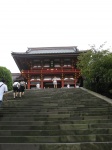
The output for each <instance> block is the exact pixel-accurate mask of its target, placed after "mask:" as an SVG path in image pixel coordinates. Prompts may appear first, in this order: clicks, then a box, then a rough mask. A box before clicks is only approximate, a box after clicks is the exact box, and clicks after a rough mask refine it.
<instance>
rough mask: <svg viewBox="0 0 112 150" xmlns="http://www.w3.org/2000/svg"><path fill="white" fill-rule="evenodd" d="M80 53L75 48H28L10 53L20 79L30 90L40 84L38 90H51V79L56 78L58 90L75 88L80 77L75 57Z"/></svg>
mask: <svg viewBox="0 0 112 150" xmlns="http://www.w3.org/2000/svg"><path fill="white" fill-rule="evenodd" d="M80 53H82V51H79V50H78V49H77V47H76V46H70V47H34V48H33V47H29V48H28V50H27V51H26V52H12V53H11V55H12V57H13V58H14V60H15V62H16V64H17V66H18V68H19V70H20V72H21V77H23V78H24V80H25V81H26V82H27V88H28V89H31V88H33V87H36V84H37V83H38V84H40V88H53V83H52V79H53V77H54V76H56V78H57V83H58V86H57V87H58V88H61V87H66V86H67V84H69V85H70V87H75V86H76V82H77V79H78V78H79V77H80V70H79V69H77V67H76V63H77V57H78V56H79V54H80Z"/></svg>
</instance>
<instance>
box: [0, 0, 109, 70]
mask: <svg viewBox="0 0 112 150" xmlns="http://www.w3.org/2000/svg"><path fill="white" fill-rule="evenodd" d="M105 41H107V43H106V47H107V48H110V51H111V49H112V48H111V47H112V0H0V66H4V67H6V68H7V69H9V70H10V71H11V72H12V73H18V72H19V69H18V67H17V65H16V64H15V62H14V60H13V58H12V56H11V52H12V51H13V52H26V50H27V48H28V47H52V46H53V47H55V46H78V49H79V50H82V49H84V50H85V49H89V48H90V47H89V44H90V45H92V44H95V45H96V46H97V47H99V46H100V45H101V44H103V43H104V42H105Z"/></svg>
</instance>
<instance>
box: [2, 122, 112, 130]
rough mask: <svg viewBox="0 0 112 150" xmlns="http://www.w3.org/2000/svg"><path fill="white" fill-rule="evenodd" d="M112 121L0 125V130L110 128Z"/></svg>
mask: <svg viewBox="0 0 112 150" xmlns="http://www.w3.org/2000/svg"><path fill="white" fill-rule="evenodd" d="M111 127H112V123H108V124H106V123H100V124H58V125H0V130H76V129H94V128H107V129H108V128H111Z"/></svg>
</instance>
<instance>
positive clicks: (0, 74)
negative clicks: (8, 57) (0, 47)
mask: <svg viewBox="0 0 112 150" xmlns="http://www.w3.org/2000/svg"><path fill="white" fill-rule="evenodd" d="M2 78H4V79H5V81H6V84H7V86H8V90H12V75H11V72H10V70H8V69H7V68H6V67H2V66H0V79H2Z"/></svg>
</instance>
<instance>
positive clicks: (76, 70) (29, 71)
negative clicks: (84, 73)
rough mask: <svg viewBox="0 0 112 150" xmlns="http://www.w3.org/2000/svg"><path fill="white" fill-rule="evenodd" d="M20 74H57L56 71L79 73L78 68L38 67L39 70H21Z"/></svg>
mask: <svg viewBox="0 0 112 150" xmlns="http://www.w3.org/2000/svg"><path fill="white" fill-rule="evenodd" d="M21 73H22V74H55V73H56V74H58V73H80V70H78V69H74V68H63V69H57V68H54V69H50V68H49V69H40V70H22V71H21Z"/></svg>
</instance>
